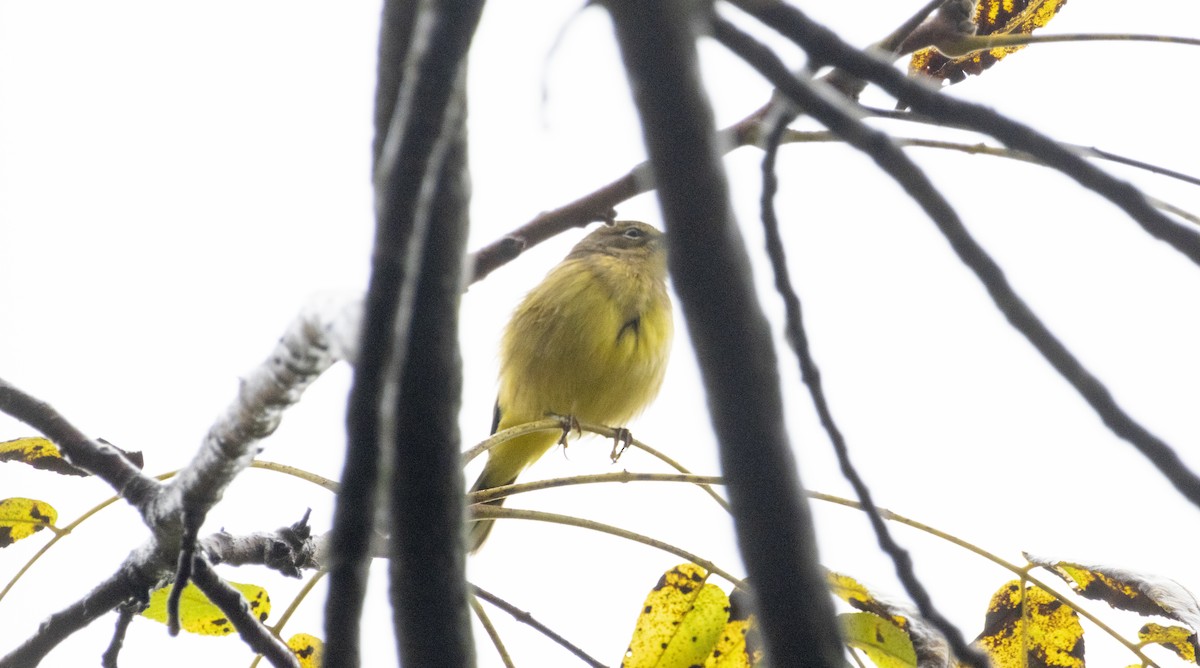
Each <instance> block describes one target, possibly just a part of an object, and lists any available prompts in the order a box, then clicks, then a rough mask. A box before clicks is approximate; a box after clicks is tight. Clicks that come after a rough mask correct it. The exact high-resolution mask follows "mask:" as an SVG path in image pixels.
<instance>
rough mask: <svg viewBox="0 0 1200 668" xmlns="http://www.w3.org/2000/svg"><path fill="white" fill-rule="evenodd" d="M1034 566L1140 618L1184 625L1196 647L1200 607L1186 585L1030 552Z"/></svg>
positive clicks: (1088, 595) (1090, 595)
mask: <svg viewBox="0 0 1200 668" xmlns="http://www.w3.org/2000/svg"><path fill="white" fill-rule="evenodd" d="M1025 558H1026V559H1028V560H1029V562H1030V563H1032V564H1036V565H1038V566H1041V567H1043V568H1045V569H1047V570H1049V571H1050V572H1052V573H1054V574H1055V575H1057V576H1059V577H1060V578H1062V579H1063V580H1066V581H1067V583H1068V584H1070V585H1071V588H1072V589H1074V590H1075V591H1076V592H1078V593H1079V595H1080V596H1083V597H1084V598H1089V599H1092V600H1094V601H1104V602H1105V603H1107V604H1109V605H1111V606H1112V607H1114V608H1117V609H1119V610H1128V611H1130V612H1136V613H1138V614H1140V615H1158V616H1160V617H1167V618H1169V619H1174V620H1175V621H1177V622H1183V623H1184V624H1186V625H1187V626H1188V627H1189V628H1191V630H1192V637H1191V640H1190V642H1191V643H1192V644H1193V645H1195V644H1197V642H1196V632H1197V631H1200V604H1197V603H1196V597H1195V596H1192V593H1191V592H1190V591H1188V590H1187V589H1185V588H1184V587H1183V585H1181V584H1179V583H1178V582H1176V581H1174V580H1171V579H1170V578H1164V577H1162V576H1158V575H1149V574H1146V573H1138V572H1135V571H1130V570H1125V569H1123V568H1115V567H1112V566H1094V565H1084V564H1078V563H1074V562H1070V561H1057V560H1053V559H1047V558H1044V557H1035V556H1033V555H1031V554H1028V553H1026V554H1025Z"/></svg>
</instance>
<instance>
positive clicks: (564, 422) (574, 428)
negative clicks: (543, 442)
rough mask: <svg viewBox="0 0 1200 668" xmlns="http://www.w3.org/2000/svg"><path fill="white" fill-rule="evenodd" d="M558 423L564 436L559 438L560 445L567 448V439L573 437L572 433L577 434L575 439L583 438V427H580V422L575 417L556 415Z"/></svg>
mask: <svg viewBox="0 0 1200 668" xmlns="http://www.w3.org/2000/svg"><path fill="white" fill-rule="evenodd" d="M554 417H557V418H558V423H559V425H560V426H561V427H562V436H559V437H558V444H559V445H561V446H563V447H564V448H565V447H567V438H569V437H570V436H571V432H575V437H576V438H578V437H580V436H583V427H581V426H579V420H578V419H576V417H575V416H574V415H556V416H554Z"/></svg>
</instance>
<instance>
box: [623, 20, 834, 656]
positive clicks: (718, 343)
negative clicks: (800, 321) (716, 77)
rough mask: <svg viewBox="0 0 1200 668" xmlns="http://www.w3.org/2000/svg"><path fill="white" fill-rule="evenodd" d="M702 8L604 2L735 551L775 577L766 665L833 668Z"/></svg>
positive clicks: (767, 597) (766, 592)
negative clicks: (661, 222)
mask: <svg viewBox="0 0 1200 668" xmlns="http://www.w3.org/2000/svg"><path fill="white" fill-rule="evenodd" d="M701 4H702V3H690V2H685V1H674V2H672V1H665V0H664V1H661V2H637V1H636V0H611V1H610V2H607V3H605V6H606V7H607V8H608V9H609V12H610V13H611V14H612V16H613V22H614V24H615V26H616V32H617V40H618V42H619V44H620V47H621V53H622V58H623V59H624V62H625V68H626V71H627V73H628V75H629V79H630V88H631V89H632V90H633V93H634V102H635V104H636V106H637V108H638V111H639V114H640V116H641V118H642V132H643V137H644V140H645V143H646V147H647V153H648V155H649V156H650V164H651V166H652V169H653V173H654V178H655V181H656V183H657V186H658V198H659V202H660V204H661V206H662V210H663V214H664V218H665V220H666V227H667V237H668V242H669V245H670V248H671V253H670V257H669V261H670V270H671V276H672V278H673V279H674V283H675V288H676V290H677V292H678V293H679V296H680V300H681V302H682V306H683V312H684V315H685V316H686V318H687V325H688V331H689V333H690V334H691V339H692V341H693V343H694V345H695V347H696V354H697V358H698V360H699V363H700V369H701V373H702V375H703V378H704V386H705V390H706V393H707V395H708V406H709V413H710V416H711V419H712V422H713V427H714V429H715V431H716V434H717V438H718V442H719V444H720V456H721V468H722V472H723V474H724V476H725V481H726V485H727V488H728V490H729V496H730V501H731V505H732V507H733V514H734V518H735V528H736V531H737V536H738V543H739V546H740V548H741V554H742V558H743V559H744V560H745V562H746V567H747V570H748V572H749V577H750V579H751V581H753V582H757V583H769V585H767V586H763V587H760V588H756V589H755V590H754V592H753V593H754V597H755V599H756V600H757V604H758V612H759V615H760V619H761V620H762V625H763V626H762V627H763V636H764V639H765V644H766V651H767V655H768V660H771V657H776V659H775V660H778V661H788V662H792V663H795V664H797V665H806V666H814V667H819V666H829V667H831V668H832V667H834V666H840V665H841V664H842V648H841V640H840V638H839V634H838V628H837V624H836V622H835V620H834V616H833V603H832V601H831V600H830V598H829V593H828V588H827V585H826V582H825V578H824V575H823V573H822V572H821V570H820V567H819V565H818V560H817V551H816V540H815V534H814V531H813V526H812V517H811V514H810V512H809V509H808V505H807V501H806V499H804V497H803V496H802V495H801V487H800V482H799V480H798V475H797V473H796V462H795V460H794V458H793V456H792V452H791V447H790V444H789V442H788V438H787V433H786V430H785V427H784V423H783V406H782V398H781V396H780V387H779V377H778V369H777V363H776V357H775V352H774V345H773V342H772V336H771V332H770V328H769V326H768V325H767V321H766V318H765V317H764V315H763V313H762V309H761V308H760V306H759V303H758V298H757V296H756V294H755V289H754V285H753V281H752V279H751V275H750V266H749V258H748V257H747V255H746V249H745V247H744V245H743V243H742V240H741V237H740V236H739V234H738V231H737V227H736V224H735V222H734V217H733V213H732V211H731V209H730V203H729V195H728V186H727V184H726V180H725V174H724V171H723V168H722V165H721V162H720V158H719V156H720V151H721V149H720V148H719V147H718V142H717V138H716V134H715V132H714V123H713V116H712V109H711V107H710V105H709V102H708V98H707V96H706V95H705V93H704V91H703V89H702V86H701V83H700V77H699V70H698V63H697V56H696V45H695V39H696V30H697V28H698V27H699V26H698V25H697V23H698V21H700V20H702V19H703V18H704V17H703V16H701V15H699V14H697V13H696V11H698V10H699V9H700V7H701ZM796 601H805V605H803V606H797V605H796Z"/></svg>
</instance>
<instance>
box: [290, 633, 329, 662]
mask: <svg viewBox="0 0 1200 668" xmlns="http://www.w3.org/2000/svg"><path fill="white" fill-rule="evenodd" d="M287 646H288V647H290V648H291V650H292V652H293V653H294V654H295V655H296V658H298V659H300V668H321V659H322V657H323V655H324V654H325V644H324V643H322V642H321V640H320V639H319V638H317V637H315V636H310V635H308V634H307V633H297V634H296V635H294V636H292V637H291V638H288V641H287Z"/></svg>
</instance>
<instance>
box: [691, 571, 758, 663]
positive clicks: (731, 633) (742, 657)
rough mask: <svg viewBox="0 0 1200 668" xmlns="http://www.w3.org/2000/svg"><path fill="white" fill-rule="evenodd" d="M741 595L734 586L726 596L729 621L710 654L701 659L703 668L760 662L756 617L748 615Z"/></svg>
mask: <svg viewBox="0 0 1200 668" xmlns="http://www.w3.org/2000/svg"><path fill="white" fill-rule="evenodd" d="M745 597H746V594H745V592H744V591H742V590H741V589H734V590H733V593H732V594H730V595H729V621H728V622H726V623H725V629H724V630H723V631H721V637H720V638H718V639H717V644H716V645H715V646H714V647H713V650H712V654H710V655H709V656H708V659H707V660H705V662H704V668H753V667H754V666H757V665H760V664H761V663H762V659H763V651H762V642H761V638H760V637H759V631H758V620H757V619H756V618H755V616H754V615H751V614H749V606H748V605H746V603H745V601H744V599H745Z"/></svg>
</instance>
